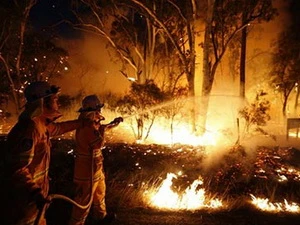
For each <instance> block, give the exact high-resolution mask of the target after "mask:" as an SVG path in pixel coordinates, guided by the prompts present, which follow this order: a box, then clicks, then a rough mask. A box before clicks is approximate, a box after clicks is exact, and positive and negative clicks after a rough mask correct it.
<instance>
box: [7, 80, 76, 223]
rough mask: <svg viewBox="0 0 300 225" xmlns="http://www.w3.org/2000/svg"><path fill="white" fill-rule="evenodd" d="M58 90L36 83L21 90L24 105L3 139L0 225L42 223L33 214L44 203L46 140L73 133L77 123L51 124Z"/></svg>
mask: <svg viewBox="0 0 300 225" xmlns="http://www.w3.org/2000/svg"><path fill="white" fill-rule="evenodd" d="M58 93H59V87H56V86H53V85H52V86H51V85H50V84H49V83H48V82H44V81H37V82H33V83H31V84H30V85H28V86H27V88H26V89H25V91H24V95H25V98H26V105H25V109H24V111H23V112H22V113H21V115H20V116H19V119H18V122H17V123H16V124H15V125H14V127H13V128H12V129H11V130H10V132H9V134H8V136H7V150H6V152H5V172H4V174H5V177H4V180H5V182H4V183H5V184H1V186H2V187H1V188H4V186H5V189H4V190H5V191H3V192H4V193H1V195H3V197H2V198H1V204H3V205H5V209H4V210H1V212H2V213H3V214H4V215H2V216H1V224H6V225H9V224H13V225H16V224H22V225H24V224H26V225H31V224H32V225H33V224H37V221H39V223H38V224H40V225H44V224H46V220H45V218H44V217H42V218H39V219H38V220H37V217H38V216H37V215H39V214H38V213H39V212H40V211H43V210H42V208H43V206H44V204H45V203H46V199H47V195H48V190H49V178H48V170H49V162H50V148H51V143H50V137H51V136H56V135H61V134H63V133H66V132H69V131H72V130H75V129H76V128H77V127H79V126H80V125H81V121H79V120H73V121H65V122H57V123H55V122H54V121H55V120H56V119H57V118H58V117H60V116H61V114H60V113H59V112H58Z"/></svg>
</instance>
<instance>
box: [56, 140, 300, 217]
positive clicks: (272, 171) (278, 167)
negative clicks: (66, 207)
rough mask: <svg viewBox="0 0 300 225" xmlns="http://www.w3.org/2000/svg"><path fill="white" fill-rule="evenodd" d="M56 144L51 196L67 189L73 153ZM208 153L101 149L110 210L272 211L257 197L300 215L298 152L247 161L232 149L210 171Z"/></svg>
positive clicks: (259, 153)
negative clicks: (118, 208) (62, 168)
mask: <svg viewBox="0 0 300 225" xmlns="http://www.w3.org/2000/svg"><path fill="white" fill-rule="evenodd" d="M59 142H61V141H58V140H57V141H56V142H54V154H53V155H54V158H53V160H52V163H53V164H52V174H51V175H52V177H53V181H54V182H52V184H53V187H52V190H53V192H55V191H58V190H60V192H61V190H63V189H67V187H69V188H70V190H71V182H70V181H71V180H70V177H72V176H71V168H72V154H66V153H61V154H58V152H59V151H60V148H63V149H64V151H65V152H66V149H69V150H70V149H73V148H74V143H73V142H72V140H69V141H64V142H65V144H64V145H65V146H64V145H62V144H60V143H59ZM206 154H207V153H206V149H205V148H204V147H192V146H187V145H184V146H182V145H177V146H173V147H169V146H164V145H138V144H134V145H130V144H123V143H122V144H120V143H115V144H108V145H107V146H106V148H105V150H104V155H105V169H106V174H107V187H108V188H107V191H108V193H107V196H108V199H107V202H108V205H113V206H114V207H121V208H136V207H144V208H156V209H159V210H173V211H174V210H191V211H197V210H203V209H204V210H208V211H209V210H211V211H213V210H223V211H224V210H225V211H230V210H235V209H237V208H239V207H244V206H245V205H249V204H250V205H252V206H254V207H256V208H257V210H264V211H270V212H272V210H267V209H262V208H261V207H260V206H259V204H256V203H257V201H258V200H259V198H261V199H267V201H269V203H272V204H273V202H274V204H275V205H276V204H277V205H278V202H283V204H284V205H286V206H288V204H287V203H289V204H290V206H291V207H292V206H293V208H294V209H295V210H288V209H287V210H283V208H284V207H282V209H281V210H282V211H287V212H293V213H300V211H299V209H298V208H297V205H298V204H299V202H300V200H299V196H300V193H299V192H300V182H299V168H298V166H297V164H296V163H295V159H294V156H295V154H298V150H296V149H292V148H278V147H277V148H272V149H271V148H265V147H260V148H258V149H257V150H256V152H255V154H253V155H252V156H251V157H250V156H248V154H247V153H246V152H245V151H244V149H243V148H241V147H233V148H232V149H230V150H229V151H228V153H227V154H225V155H224V156H223V157H222V158H221V159H220V160H219V162H215V163H214V164H213V165H211V166H210V167H205V166H204V165H203V164H204V161H205V159H206V157H207V155H206ZM59 155H60V157H61V160H64V165H62V164H61V162H60V160H58V157H59ZM64 157H67V158H68V160H67V161H66V160H65V159H63V158H64ZM66 162H67V164H66ZM61 166H64V167H67V170H63V171H68V172H65V173H68V174H62V173H61V172H59V173H58V171H62V170H61ZM299 166H300V165H299ZM56 173H57V174H56ZM58 186H61V187H62V186H63V187H64V188H58ZM66 192H67V191H66ZM69 193H72V191H69ZM255 200H256V201H255ZM286 208H287V207H286ZM277 212H278V211H277Z"/></svg>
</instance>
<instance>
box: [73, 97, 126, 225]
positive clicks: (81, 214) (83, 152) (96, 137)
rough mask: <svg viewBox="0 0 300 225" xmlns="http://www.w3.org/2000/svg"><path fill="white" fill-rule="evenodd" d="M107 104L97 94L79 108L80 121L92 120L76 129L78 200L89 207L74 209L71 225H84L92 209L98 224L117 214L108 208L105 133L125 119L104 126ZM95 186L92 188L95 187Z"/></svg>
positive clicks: (93, 217)
mask: <svg viewBox="0 0 300 225" xmlns="http://www.w3.org/2000/svg"><path fill="white" fill-rule="evenodd" d="M102 107H103V104H102V103H101V102H100V100H99V99H98V97H97V96H96V95H89V96H86V97H85V98H84V99H83V101H82V107H81V108H80V109H79V112H80V115H79V118H84V119H87V120H90V123H85V125H84V126H82V127H80V128H78V129H77V130H76V135H75V136H76V144H77V148H76V153H75V154H76V157H75V167H74V178H73V181H74V184H75V197H74V200H75V201H76V202H77V203H79V204H81V205H87V204H88V203H89V202H90V203H91V205H89V206H88V207H87V208H86V209H81V208H78V207H77V206H73V209H72V214H71V218H70V222H69V225H79V224H80V225H82V224H84V223H85V220H86V218H87V216H88V214H89V211H90V209H92V219H93V221H94V222H95V223H96V224H103V223H108V222H111V221H113V220H114V219H115V214H114V213H107V211H106V205H105V191H106V185H105V175H104V170H103V155H102V150H101V149H102V147H103V146H104V135H105V131H106V130H108V129H111V128H113V127H116V126H117V125H118V124H119V123H120V122H122V121H123V118H122V117H117V118H115V119H114V120H113V121H112V122H110V123H109V124H101V121H102V120H104V119H105V118H104V117H103V116H102V115H101V108H102ZM91 185H92V186H91Z"/></svg>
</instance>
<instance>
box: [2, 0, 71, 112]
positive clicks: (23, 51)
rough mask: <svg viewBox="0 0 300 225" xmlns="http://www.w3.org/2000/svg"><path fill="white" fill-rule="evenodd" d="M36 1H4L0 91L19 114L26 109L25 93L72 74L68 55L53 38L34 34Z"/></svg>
mask: <svg viewBox="0 0 300 225" xmlns="http://www.w3.org/2000/svg"><path fill="white" fill-rule="evenodd" d="M36 3H37V1H35V0H30V1H26V2H22V3H21V2H18V1H4V2H2V3H1V7H2V8H3V9H8V14H7V15H6V14H5V15H6V16H4V20H2V36H0V43H1V45H0V52H1V54H0V60H1V63H2V64H3V65H4V68H3V67H1V68H3V69H0V72H1V74H3V75H4V76H2V77H3V79H4V80H5V82H4V83H2V85H1V91H2V92H4V93H6V94H8V95H9V96H11V99H12V100H13V102H14V103H15V108H16V114H18V113H19V109H20V108H21V107H22V106H23V105H24V103H23V102H22V100H23V94H22V92H23V90H24V88H25V87H26V86H27V85H28V84H29V83H30V82H31V81H36V80H45V81H48V80H50V79H51V78H53V77H56V76H59V75H61V74H62V73H63V72H65V71H68V70H69V65H68V63H67V60H68V54H67V52H66V51H65V50H64V49H62V48H59V47H57V46H56V45H55V44H54V43H53V42H52V41H51V40H50V38H52V37H45V36H42V35H41V34H40V33H37V32H34V31H33V29H32V27H31V26H30V20H29V14H30V10H32V8H33V7H34V6H35V4H36Z"/></svg>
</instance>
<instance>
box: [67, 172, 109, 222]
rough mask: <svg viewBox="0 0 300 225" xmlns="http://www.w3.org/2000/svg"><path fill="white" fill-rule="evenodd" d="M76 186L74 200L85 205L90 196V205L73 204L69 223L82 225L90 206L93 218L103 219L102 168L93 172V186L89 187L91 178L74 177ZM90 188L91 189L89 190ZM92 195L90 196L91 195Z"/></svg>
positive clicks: (104, 213) (103, 183) (103, 188)
mask: <svg viewBox="0 0 300 225" xmlns="http://www.w3.org/2000/svg"><path fill="white" fill-rule="evenodd" d="M74 184H75V186H76V188H75V191H76V196H75V197H74V200H75V201H76V202H77V203H78V204H80V205H87V204H88V203H89V201H90V198H92V199H93V200H92V205H90V206H89V207H88V208H86V209H81V208H79V207H76V206H73V210H72V214H71V219H70V223H69V225H83V224H84V223H85V220H86V218H87V216H88V214H89V211H90V208H91V207H92V214H93V218H94V219H103V218H104V216H105V215H106V205H105V191H106V186H105V176H104V173H103V168H99V169H98V171H97V172H96V173H95V176H94V182H93V184H92V185H93V187H92V189H91V180H86V179H84V180H80V179H76V178H75V179H74ZM91 190H92V191H91ZM91 195H92V196H91Z"/></svg>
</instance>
